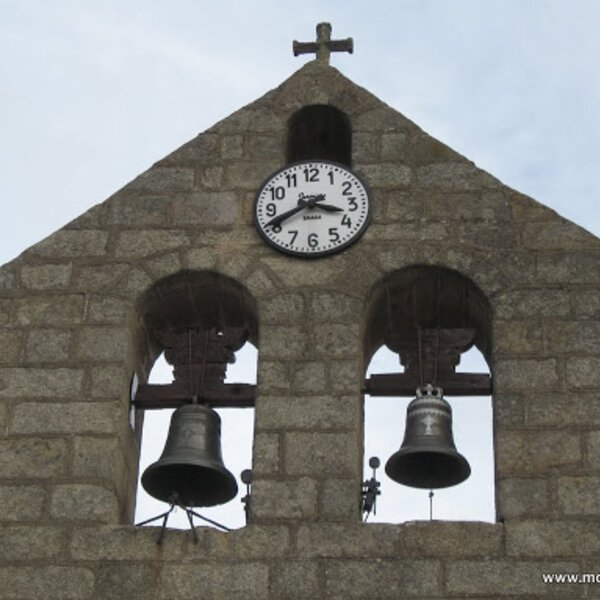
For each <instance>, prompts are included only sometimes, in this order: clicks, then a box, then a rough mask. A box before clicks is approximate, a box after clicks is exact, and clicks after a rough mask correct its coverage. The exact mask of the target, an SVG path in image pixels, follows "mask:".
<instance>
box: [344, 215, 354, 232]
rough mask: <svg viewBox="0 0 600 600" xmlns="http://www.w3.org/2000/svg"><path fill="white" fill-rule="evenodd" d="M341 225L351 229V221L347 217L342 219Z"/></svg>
mask: <svg viewBox="0 0 600 600" xmlns="http://www.w3.org/2000/svg"><path fill="white" fill-rule="evenodd" d="M342 225H345V226H346V227H347V228H348V229H350V227H352V219H350V217H349V216H348V215H344V216H343V217H342Z"/></svg>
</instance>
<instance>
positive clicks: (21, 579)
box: [0, 565, 94, 600]
mask: <svg viewBox="0 0 600 600" xmlns="http://www.w3.org/2000/svg"><path fill="white" fill-rule="evenodd" d="M0 581H4V582H10V585H2V586H0V599H1V600H22V599H24V598H27V600H47V598H48V597H49V592H52V594H57V595H56V596H55V597H57V598H60V599H61V600H82V599H85V598H90V597H91V596H92V594H93V591H94V574H93V572H92V571H90V570H89V569H84V568H82V567H64V566H60V567H59V566H40V565H36V566H30V567H25V566H22V567H4V568H0Z"/></svg>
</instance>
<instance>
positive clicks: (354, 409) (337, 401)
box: [256, 395, 360, 431]
mask: <svg viewBox="0 0 600 600" xmlns="http://www.w3.org/2000/svg"><path fill="white" fill-rule="evenodd" d="M359 410H360V403H359V400H358V399H356V398H354V397H351V396H305V397H297V398H291V397H289V395H288V396H287V397H286V396H283V397H282V396H264V397H262V398H260V399H259V401H258V402H257V404H256V423H257V426H258V427H259V428H261V429H286V430H287V429H304V430H308V431H318V430H327V431H329V430H332V429H338V430H339V429H342V430H343V429H346V430H348V429H351V428H354V427H357V426H358V419H359Z"/></svg>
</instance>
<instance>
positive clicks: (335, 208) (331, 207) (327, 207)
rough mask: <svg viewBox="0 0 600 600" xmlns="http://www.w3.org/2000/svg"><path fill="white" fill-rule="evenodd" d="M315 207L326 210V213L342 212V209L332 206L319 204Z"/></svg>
mask: <svg viewBox="0 0 600 600" xmlns="http://www.w3.org/2000/svg"><path fill="white" fill-rule="evenodd" d="M315 206H316V207H317V208H322V209H323V210H326V211H327V212H344V209H343V208H340V207H339V206H334V205H333V204H321V203H320V202H319V203H317V204H315Z"/></svg>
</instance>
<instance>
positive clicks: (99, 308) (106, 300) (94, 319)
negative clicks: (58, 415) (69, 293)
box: [87, 294, 132, 325]
mask: <svg viewBox="0 0 600 600" xmlns="http://www.w3.org/2000/svg"><path fill="white" fill-rule="evenodd" d="M131 311H132V309H131V305H130V304H129V302H127V301H125V300H122V299H121V298H113V297H111V296H99V295H96V294H94V295H91V296H90V297H89V300H88V305H87V321H88V322H90V323H95V324H102V325H116V324H124V323H126V322H127V318H128V317H129V315H130V313H131Z"/></svg>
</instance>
